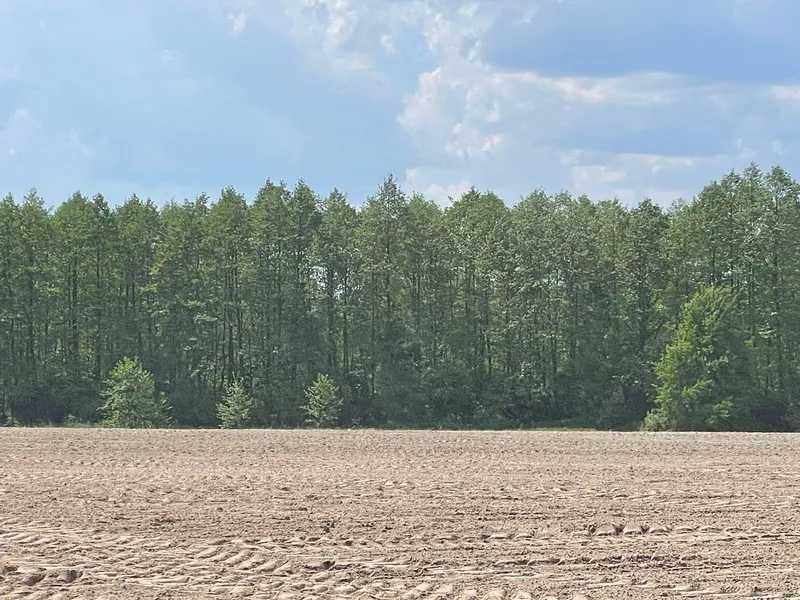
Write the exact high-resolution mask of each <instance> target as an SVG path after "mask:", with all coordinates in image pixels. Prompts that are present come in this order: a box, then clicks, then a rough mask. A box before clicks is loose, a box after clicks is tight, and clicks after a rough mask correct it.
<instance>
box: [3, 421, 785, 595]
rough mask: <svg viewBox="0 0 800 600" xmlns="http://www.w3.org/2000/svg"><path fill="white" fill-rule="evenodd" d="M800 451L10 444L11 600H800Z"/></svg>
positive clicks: (402, 439)
mask: <svg viewBox="0 0 800 600" xmlns="http://www.w3.org/2000/svg"><path fill="white" fill-rule="evenodd" d="M799 496H800V436H791V435H744V434H730V435H725V434H716V435H715V434H682V435H680V434H676V435H671V434H665V435H647V434H636V433H626V434H614V433H562V432H558V433H556V432H552V433H551V432H547V433H542V432H480V433H479V432H470V433H465V432H380V431H232V432H223V431H120V430H67V429H27V430H26V429H3V430H0V598H3V599H6V598H9V599H10V598H28V599H31V600H32V599H45V598H49V599H56V598H58V599H71V598H113V599H114V600H122V599H132V598H143V599H156V598H158V599H168V598H287V599H288V598H298V599H299V598H343V599H350V598H365V599H366V598H373V599H382V598H406V599H412V598H429V599H432V598H439V599H450V598H452V599H460V598H465V599H466V598H477V599H482V598H486V599H493V600H498V599H507V600H511V599H517V600H522V599H526V598H537V599H539V598H549V599H562V598H564V599H566V598H576V599H577V598H584V599H585V598H708V599H715V598H742V597H746V598H788V597H800V498H799Z"/></svg>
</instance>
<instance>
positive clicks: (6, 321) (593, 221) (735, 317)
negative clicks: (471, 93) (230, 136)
mask: <svg viewBox="0 0 800 600" xmlns="http://www.w3.org/2000/svg"><path fill="white" fill-rule="evenodd" d="M363 200H364V199H362V198H354V199H348V198H346V197H345V195H344V194H342V193H340V192H339V191H337V190H334V191H333V192H331V193H330V194H328V195H327V196H326V197H324V198H323V197H321V196H319V195H318V194H317V193H316V192H315V191H314V190H312V189H311V188H310V187H309V186H308V185H306V184H305V183H303V182H302V181H301V182H298V184H297V185H296V186H294V187H293V188H290V187H288V186H287V185H286V184H284V183H279V184H276V183H273V182H271V181H269V180H268V181H267V182H265V184H264V186H263V187H262V188H261V189H260V190H259V191H258V193H257V195H256V197H255V198H253V199H252V201H251V202H249V201H248V199H247V198H245V196H244V195H242V194H241V193H239V192H237V191H236V190H235V189H233V188H225V189H223V190H222V191H221V193H220V195H219V197H218V198H217V199H214V200H212V199H211V198H209V197H206V196H205V195H201V196H199V197H198V198H196V199H194V200H191V201H184V202H183V203H174V202H170V203H168V204H166V205H165V206H162V207H158V206H156V204H155V203H153V202H152V201H150V200H147V199H140V198H138V197H136V196H131V197H130V198H128V199H127V200H126V201H125V202H123V203H122V204H120V205H117V206H110V205H109V203H108V202H107V201H106V200H105V199H104V198H103V196H101V195H97V196H94V197H93V198H91V199H90V198H87V197H85V196H83V195H82V194H80V193H75V194H73V195H72V196H70V197H69V198H68V199H67V200H66V201H65V202H63V203H62V204H61V205H60V206H58V207H57V208H55V209H54V210H52V211H51V210H48V209H47V208H46V207H45V204H44V202H43V201H42V199H41V198H40V197H39V196H38V195H37V194H36V192H35V191H31V192H30V193H28V194H27V195H26V196H25V198H24V199H23V200H22V202H21V203H17V202H16V201H15V200H14V198H12V197H11V196H6V197H5V198H3V199H2V200H0V420H5V421H11V420H13V421H14V422H19V423H24V424H32V423H60V422H63V421H64V420H67V419H69V415H74V417H75V418H76V419H78V420H80V421H89V420H92V419H97V418H98V417H99V416H100V413H99V412H98V406H99V405H101V404H104V403H105V404H106V405H108V403H109V399H108V397H106V396H103V397H102V398H101V395H100V391H101V390H102V389H103V387H104V385H105V382H106V381H107V380H109V379H111V375H112V372H113V371H114V369H115V364H116V363H117V361H118V360H119V359H120V357H123V356H138V357H141V360H142V361H143V363H144V364H146V365H148V368H149V369H151V372H152V373H151V377H152V385H153V389H154V390H155V389H158V390H160V391H161V390H163V391H164V393H165V394H166V395H167V397H168V399H169V403H170V406H171V413H172V415H173V416H174V419H175V422H176V424H178V425H184V426H204V427H210V426H214V425H216V424H218V421H219V419H218V414H217V411H218V400H219V399H220V397H221V396H224V395H226V392H227V391H229V390H230V389H231V385H230V384H231V383H232V382H240V381H246V384H247V391H248V393H249V395H250V396H251V397H252V406H253V408H252V411H251V413H250V414H249V415H248V419H247V422H248V423H252V424H254V425H268V426H298V425H301V424H303V423H304V421H305V419H306V418H307V417H308V413H307V412H306V410H305V407H306V404H307V402H308V399H307V396H306V389H307V388H308V387H309V386H312V384H314V380H315V378H316V377H317V373H328V374H329V375H330V377H331V379H332V380H333V381H336V382H337V383H338V385H339V386H340V389H339V391H338V394H337V395H336V398H337V401H340V403H341V414H340V416H339V417H338V420H337V421H336V422H338V423H348V424H349V423H358V424H360V425H364V426H387V425H395V426H415V425H416V426H435V425H436V424H438V423H453V424H458V425H459V426H462V427H469V426H488V425H489V424H492V423H497V424H502V423H508V424H509V425H523V426H531V425H534V426H535V425H537V424H540V423H547V422H567V423H573V422H580V423H582V424H586V425H591V424H594V425H598V426H603V427H621V426H625V427H628V426H630V424H631V423H633V422H641V421H642V420H643V419H646V422H645V425H646V426H647V427H648V428H651V429H674V428H714V429H726V428H747V429H773V430H775V429H797V428H798V427H800V417H799V416H798V415H800V392H798V390H800V302H799V301H798V298H800V270H798V269H797V265H798V264H800V244H798V243H797V240H798V239H800V185H798V183H797V182H795V181H794V180H793V179H792V178H791V177H790V176H789V175H788V174H787V173H786V172H785V171H783V170H782V169H780V168H774V169H772V170H770V171H769V172H762V171H761V170H759V169H758V168H757V167H755V166H751V167H749V168H747V169H745V170H744V171H742V172H740V173H733V172H732V173H729V174H727V175H725V176H724V177H722V178H721V179H720V180H719V181H714V182H712V183H710V184H709V185H707V186H706V187H705V188H704V189H703V190H702V191H700V193H699V194H697V196H696V197H695V199H693V200H692V201H690V202H686V203H678V204H676V205H675V206H674V207H672V208H671V209H669V210H664V209H662V208H661V207H659V206H657V205H656V204H654V203H653V202H651V201H648V200H645V201H643V202H642V203H641V204H640V205H639V206H637V207H635V208H626V207H625V206H623V205H622V204H620V203H619V202H617V201H613V200H604V201H601V202H592V201H590V199H589V198H586V197H584V196H581V197H574V196H572V195H570V194H568V193H559V194H555V195H551V194H547V193H544V192H542V191H535V192H533V193H531V194H530V195H528V196H527V197H526V198H524V199H523V200H522V201H520V202H519V203H517V204H516V205H515V206H513V207H511V206H509V205H507V204H506V203H505V202H504V201H503V200H502V199H500V198H499V197H498V196H496V195H495V194H493V193H491V192H482V191H478V190H475V189H472V190H469V191H467V192H466V193H465V194H463V195H462V196H461V197H459V198H453V199H452V203H451V205H450V206H449V207H447V208H441V207H439V206H438V205H436V204H435V203H434V202H432V201H430V200H429V199H425V198H424V197H422V196H421V195H419V194H414V195H412V196H408V195H406V194H405V193H404V192H403V191H402V190H401V189H400V187H399V185H398V183H397V182H396V181H395V180H394V178H392V177H389V178H387V179H386V180H385V181H384V182H383V184H382V185H380V187H379V188H378V189H377V190H376V192H375V194H374V195H372V196H371V197H369V198H367V199H366V202H364V201H363ZM706 288H711V289H713V290H715V291H713V292H702V293H701V292H700V291H699V290H705V289H706ZM698 294H699V295H698ZM708 294H711V295H712V296H713V295H715V294H721V295H724V294H730V296H731V298H732V300H730V302H731V306H730V307H729V308H726V309H725V310H723V311H720V310H717V308H715V307H717V305H718V301H719V302H721V300H719V298H716V296H714V298H711V297H709V296H708ZM726 302H727V301H726ZM722 304H725V303H722ZM722 304H720V306H721V305H722ZM725 305H726V306H727V304H725ZM701 331H708V332H711V333H703V334H701V333H700V332H701ZM656 365H658V369H657V368H656ZM144 396H147V394H144ZM152 396H153V398H157V397H156V395H155V392H153V394H152ZM159 402H160V400H159ZM238 402H239V400H237V403H238ZM237 403H235V404H234V406H239V407H240V408H241V407H242V406H243V405H244V404H246V403H245V402H243V401H242V403H241V404H237ZM648 411H650V412H649V415H648ZM233 412H234V413H235V415H232V418H231V422H232V423H239V422H240V421H241V420H242V419H241V418H240V416H241V415H242V414H243V413H241V412H239V411H238V409H237V410H235V411H233ZM236 415H239V416H236ZM645 415H648V416H647V417H645ZM134 416H135V415H133V416H131V418H133V417H134Z"/></svg>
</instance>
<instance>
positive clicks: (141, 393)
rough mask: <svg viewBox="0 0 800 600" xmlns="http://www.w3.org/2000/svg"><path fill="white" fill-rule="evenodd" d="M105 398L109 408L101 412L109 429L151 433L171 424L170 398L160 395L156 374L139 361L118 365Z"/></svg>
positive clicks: (133, 359) (129, 361)
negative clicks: (126, 428)
mask: <svg viewBox="0 0 800 600" xmlns="http://www.w3.org/2000/svg"><path fill="white" fill-rule="evenodd" d="M102 396H103V398H105V404H104V405H103V406H102V407H100V409H99V410H100V413H101V414H102V415H103V416H104V420H103V423H102V424H103V425H104V426H106V427H130V428H135V429H141V428H145V429H148V428H155V427H166V426H167V425H169V423H170V418H169V405H168V404H167V400H166V397H165V396H164V394H157V393H156V386H155V379H154V378H153V375H152V373H150V372H149V371H148V370H147V369H145V368H144V367H143V366H142V363H141V362H140V361H139V359H138V358H127V357H125V358H123V359H121V360H120V361H119V362H118V363H117V364H116V366H115V367H114V368H113V369H112V370H111V373H110V374H109V377H108V379H107V380H106V382H105V390H104V391H103V393H102Z"/></svg>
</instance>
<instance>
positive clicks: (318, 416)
mask: <svg viewBox="0 0 800 600" xmlns="http://www.w3.org/2000/svg"><path fill="white" fill-rule="evenodd" d="M304 408H305V411H306V414H308V422H309V423H310V424H311V425H314V426H315V427H331V426H333V425H336V424H337V423H338V422H339V417H340V415H341V412H342V399H341V397H340V396H339V388H338V387H336V384H335V383H334V381H333V379H331V378H330V377H329V376H328V375H325V374H324V373H320V374H318V375H317V378H316V379H315V380H314V383H312V384H311V385H310V386H308V388H306V405H305V407H304Z"/></svg>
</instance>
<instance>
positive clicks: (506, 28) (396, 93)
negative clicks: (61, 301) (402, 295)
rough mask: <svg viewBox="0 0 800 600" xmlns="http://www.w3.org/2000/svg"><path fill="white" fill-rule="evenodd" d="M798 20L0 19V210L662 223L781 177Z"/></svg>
mask: <svg viewBox="0 0 800 600" xmlns="http://www.w3.org/2000/svg"><path fill="white" fill-rule="evenodd" d="M798 22H800V2H796V1H795V0H703V1H701V2H700V1H697V0H648V1H647V2H642V1H641V0H605V1H603V2H597V1H596V0H532V1H525V2H523V1H507V0H486V1H474V2H456V1H450V0H404V1H400V0H268V1H267V0H265V1H257V0H135V1H134V0H118V1H115V2H105V1H101V0H69V1H66V0H64V1H61V0H50V1H45V0H0V193H5V192H10V193H13V194H14V196H15V197H21V196H22V195H23V194H24V193H25V192H26V191H27V190H29V189H30V188H32V187H35V188H37V189H38V191H39V193H40V194H41V195H42V196H43V197H44V198H45V201H46V203H47V204H48V205H50V206H54V205H57V204H58V203H60V202H62V201H63V200H65V199H66V198H67V197H68V196H69V195H70V194H72V193H73V192H75V191H77V190H80V191H81V192H83V193H84V194H87V195H94V194H96V193H103V194H104V195H105V197H106V198H107V199H108V200H109V202H111V203H112V204H117V203H120V202H122V201H124V199H125V198H126V197H128V196H129V195H130V194H132V193H136V194H138V195H140V196H143V197H150V198H152V199H153V200H154V201H156V202H157V203H159V204H161V203H164V202H166V201H169V200H172V199H175V200H182V199H184V198H192V197H194V196H196V195H197V194H199V193H201V192H206V193H208V194H210V195H212V196H214V195H217V194H218V193H219V191H220V190H221V189H222V188H223V187H224V186H227V185H233V186H234V187H236V188H237V189H238V190H240V191H242V192H244V193H245V194H247V195H248V196H249V197H252V196H253V195H254V194H255V192H256V191H257V189H258V188H259V187H260V186H261V185H262V184H263V182H264V181H265V180H266V179H267V178H270V179H272V180H273V181H281V180H283V181H286V182H287V183H288V184H289V185H294V183H295V182H296V181H297V180H298V179H299V178H302V179H303V180H304V181H305V182H306V183H308V184H309V185H311V186H312V187H313V188H314V189H315V190H316V191H317V192H318V193H319V194H321V195H326V194H327V193H328V192H330V191H331V190H332V189H333V188H334V187H336V188H338V189H340V190H342V191H344V192H345V193H346V194H347V195H348V197H349V198H350V200H351V202H353V203H354V204H360V203H362V202H363V201H364V200H365V199H366V198H367V197H368V196H369V195H370V194H372V193H374V191H375V190H376V189H377V187H378V186H379V185H380V183H381V182H382V181H383V179H384V178H385V177H386V176H387V175H389V174H393V175H394V176H395V178H396V179H397V180H399V181H400V183H401V185H402V186H403V188H404V189H405V190H406V191H407V192H419V193H422V194H424V195H425V196H427V197H429V198H431V199H433V200H435V201H436V202H438V203H440V204H442V205H447V204H448V203H449V202H450V201H451V198H453V197H458V196H459V195H460V194H461V193H463V192H464V191H465V190H466V189H468V188H469V187H471V186H475V187H477V188H478V189H481V190H493V191H495V192H496V193H497V194H499V195H500V196H501V197H503V198H504V199H505V200H506V201H507V202H508V203H510V204H511V203H514V202H517V201H518V200H519V199H520V198H521V197H523V196H524V195H526V194H528V193H530V192H532V191H534V190H536V189H544V190H546V191H548V192H559V191H562V190H566V191H569V192H572V193H574V194H584V193H585V194H588V195H589V196H590V197H592V198H593V199H595V200H602V199H606V198H614V197H616V198H618V199H619V200H620V201H621V202H623V203H624V204H626V205H629V206H631V205H635V204H637V203H638V202H639V201H641V200H642V199H644V198H652V199H654V200H655V201H657V202H659V203H660V204H662V205H665V206H666V205H669V204H670V203H672V202H673V201H674V200H676V199H678V198H685V199H689V198H691V197H692V196H693V195H694V194H696V193H697V192H698V191H699V190H700V189H701V188H702V187H703V185H705V184H706V183H708V182H709V181H711V180H713V179H717V178H719V177H721V176H723V175H724V174H725V173H726V172H728V171H730V170H731V169H739V168H742V167H744V166H746V165H748V164H749V163H751V162H757V163H758V164H759V165H761V166H762V167H764V168H768V167H770V166H772V165H774V164H780V165H782V166H784V167H785V168H787V169H788V170H789V171H790V172H792V173H793V174H795V175H798V176H800V152H798V151H799V150H800V68H798V64H797V60H796V58H797V57H798V56H800V36H798V35H797V33H796V23H798Z"/></svg>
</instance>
